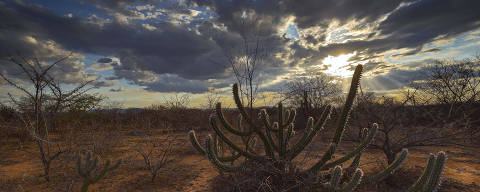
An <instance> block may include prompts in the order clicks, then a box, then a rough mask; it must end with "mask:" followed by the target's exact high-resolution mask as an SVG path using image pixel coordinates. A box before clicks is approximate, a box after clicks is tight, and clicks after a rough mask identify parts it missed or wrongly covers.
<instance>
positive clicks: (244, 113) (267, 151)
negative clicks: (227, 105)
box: [232, 83, 274, 158]
mask: <svg viewBox="0 0 480 192" xmlns="http://www.w3.org/2000/svg"><path fill="white" fill-rule="evenodd" d="M232 92H233V100H234V101H235V104H236V105H237V108H238V110H239V111H240V113H241V114H242V116H243V117H244V118H245V120H246V121H247V123H248V124H249V125H250V126H251V127H252V128H253V130H254V131H255V132H256V133H257V135H258V136H259V137H260V139H261V140H262V142H263V144H264V145H265V154H267V155H268V156H269V157H271V158H273V157H274V154H273V151H272V146H271V145H270V142H268V139H267V137H265V135H264V134H263V133H262V132H261V131H260V129H259V128H258V127H257V126H256V125H255V123H253V121H252V119H250V117H249V116H248V114H247V111H245V108H244V107H243V104H242V101H241V100H240V95H239V93H238V84H236V83H235V84H233V86H232Z"/></svg>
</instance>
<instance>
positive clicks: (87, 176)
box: [76, 152, 121, 192]
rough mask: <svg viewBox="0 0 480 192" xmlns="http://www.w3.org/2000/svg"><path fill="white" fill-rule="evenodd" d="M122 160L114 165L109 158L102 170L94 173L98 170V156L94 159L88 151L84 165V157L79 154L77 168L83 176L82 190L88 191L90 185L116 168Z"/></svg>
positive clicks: (82, 191) (83, 191)
mask: <svg viewBox="0 0 480 192" xmlns="http://www.w3.org/2000/svg"><path fill="white" fill-rule="evenodd" d="M120 162H121V161H120V160H118V161H117V162H116V163H115V164H114V165H113V166H110V160H107V162H106V163H105V165H104V167H103V168H102V170H100V172H98V174H97V175H93V174H95V173H94V172H97V171H96V169H97V164H98V158H97V157H95V158H94V159H91V154H90V152H88V153H87V155H86V156H85V161H84V163H83V165H82V157H81V156H79V157H78V158H77V163H76V170H77V174H78V175H80V177H82V178H83V184H82V188H81V190H80V191H81V192H86V191H87V190H88V186H90V185H91V184H95V183H97V182H98V181H99V180H100V179H102V178H103V177H104V176H105V174H106V173H107V172H110V171H112V170H114V169H116V168H117V167H118V166H119V165H120Z"/></svg>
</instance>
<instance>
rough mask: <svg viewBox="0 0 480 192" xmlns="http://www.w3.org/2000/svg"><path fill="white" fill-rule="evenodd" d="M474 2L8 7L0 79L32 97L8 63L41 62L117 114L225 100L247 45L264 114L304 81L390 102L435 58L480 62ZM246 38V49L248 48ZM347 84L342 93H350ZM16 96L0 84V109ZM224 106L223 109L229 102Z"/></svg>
mask: <svg viewBox="0 0 480 192" xmlns="http://www.w3.org/2000/svg"><path fill="white" fill-rule="evenodd" d="M478 7H480V1H478V0H416V1H413V0H389V1H384V0H375V1H374V0H341V1H339V0H177V1H174V0H138V1H137V0H78V1H72V0H6V1H5V0H3V1H0V72H1V73H2V74H4V75H6V76H8V77H10V78H12V79H14V80H15V81H16V82H18V83H20V84H24V85H25V86H26V87H28V86H29V85H28V83H27V82H28V79H26V78H25V77H24V76H22V75H21V73H20V71H19V69H18V68H17V67H16V66H15V65H14V64H13V63H11V62H9V61H8V55H13V56H18V55H21V56H23V57H25V58H27V59H33V58H38V59H39V60H40V62H41V63H42V65H47V64H48V63H52V62H54V61H55V60H57V59H59V58H62V57H64V56H66V55H69V54H71V56H70V57H69V58H68V59H67V60H66V61H64V62H62V63H59V64H57V65H56V66H55V67H54V68H52V75H53V76H54V78H55V79H57V80H59V81H61V82H62V84H63V85H64V86H65V87H66V88H69V87H70V88H71V87H74V86H75V85H76V84H79V83H81V82H84V81H88V80H94V83H92V86H94V89H92V90H91V92H92V93H98V94H101V95H104V96H106V97H108V98H109V99H110V100H111V101H115V102H119V103H123V106H124V107H145V106H149V105H151V104H158V103H161V102H163V101H165V100H166V99H169V98H171V97H173V96H175V95H188V96H189V97H190V99H191V102H190V105H191V106H192V107H202V106H204V105H205V104H206V103H205V102H206V99H205V98H206V96H207V95H208V94H209V93H211V92H216V93H219V94H220V95H222V96H224V97H225V99H226V98H229V97H230V94H231V91H230V86H231V85H232V84H233V83H234V82H235V78H234V76H233V75H232V74H233V72H232V69H231V65H230V63H229V61H231V60H229V59H231V58H241V57H242V56H243V55H242V54H243V53H242V51H241V50H243V49H242V47H243V46H244V45H245V44H244V43H243V42H244V41H243V40H244V39H245V38H246V39H247V40H249V41H248V42H256V40H259V42H260V43H261V45H262V48H263V49H262V50H265V53H266V54H264V55H263V59H262V60H261V62H259V64H258V67H257V70H256V71H257V74H256V80H257V82H258V84H259V92H260V95H261V98H262V99H259V101H258V103H257V105H268V104H269V102H270V103H271V102H272V101H275V98H278V95H279V94H280V93H282V91H284V87H285V84H287V83H288V82H291V81H295V80H298V79H299V78H302V77H305V76H306V74H311V72H323V73H326V74H329V75H334V76H339V77H341V78H342V79H344V80H345V82H348V78H349V77H350V76H351V74H352V73H353V68H354V66H355V65H357V64H362V65H364V71H365V72H364V75H363V79H362V88H363V89H365V90H368V91H372V92H376V93H378V94H395V93H398V92H399V91H401V90H403V89H405V88H407V86H408V83H409V82H410V81H412V80H415V79H421V74H419V71H420V70H419V69H421V68H422V67H424V66H426V65H428V64H431V63H432V61H433V60H435V59H464V58H469V57H473V56H475V55H478V54H479V53H480V41H479V40H480V11H478ZM252 39H253V40H252ZM347 86H348V85H347V84H346V85H345V87H347ZM7 93H10V94H12V95H14V96H20V95H21V93H20V92H19V91H18V90H15V89H14V88H13V87H11V86H8V85H7V84H6V82H4V81H0V101H1V102H7V101H8V95H7ZM226 102H227V101H226Z"/></svg>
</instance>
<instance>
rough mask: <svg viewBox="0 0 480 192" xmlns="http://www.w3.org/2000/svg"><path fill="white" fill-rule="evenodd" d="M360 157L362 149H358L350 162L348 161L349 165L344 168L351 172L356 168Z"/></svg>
mask: <svg viewBox="0 0 480 192" xmlns="http://www.w3.org/2000/svg"><path fill="white" fill-rule="evenodd" d="M361 157H362V151H360V153H358V154H357V155H356V156H355V158H354V159H353V161H352V163H350V166H348V167H347V168H346V169H345V170H346V171H347V172H349V173H353V171H354V170H355V169H357V168H358V165H359V164H360V158H361Z"/></svg>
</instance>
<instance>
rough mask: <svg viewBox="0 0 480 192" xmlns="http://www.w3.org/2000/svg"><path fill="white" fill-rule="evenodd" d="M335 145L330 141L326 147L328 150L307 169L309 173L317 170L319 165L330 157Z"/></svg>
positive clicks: (314, 172)
mask: <svg viewBox="0 0 480 192" xmlns="http://www.w3.org/2000/svg"><path fill="white" fill-rule="evenodd" d="M336 147H337V146H336V145H335V143H330V147H328V150H327V151H325V153H324V154H323V156H322V158H321V159H320V160H319V161H318V162H317V163H316V164H315V165H313V166H312V167H311V168H310V169H308V171H307V172H309V173H311V174H316V173H317V171H318V170H319V169H320V167H321V166H322V165H323V164H325V163H326V162H327V161H328V160H330V159H331V158H332V156H333V153H334V151H335V148H336Z"/></svg>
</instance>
